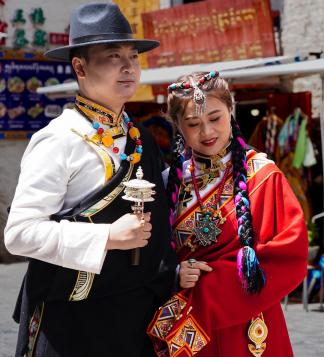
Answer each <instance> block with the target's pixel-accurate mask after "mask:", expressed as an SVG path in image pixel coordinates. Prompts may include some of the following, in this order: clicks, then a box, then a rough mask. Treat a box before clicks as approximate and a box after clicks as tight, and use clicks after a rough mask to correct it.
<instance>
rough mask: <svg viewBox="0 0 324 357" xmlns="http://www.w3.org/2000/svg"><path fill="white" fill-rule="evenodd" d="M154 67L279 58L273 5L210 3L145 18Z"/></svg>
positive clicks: (251, 0) (249, 0) (260, 0)
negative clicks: (152, 45) (153, 46)
mask: <svg viewBox="0 0 324 357" xmlns="http://www.w3.org/2000/svg"><path fill="white" fill-rule="evenodd" d="M142 18H143V25H144V33H145V37H146V38H153V39H157V40H159V41H160V43H161V45H160V47H158V48H157V49H155V50H154V51H151V52H148V54H147V58H148V63H149V66H150V67H151V68H154V67H169V66H176V65H183V64H192V63H210V62H218V61H230V60H240V59H247V58H256V57H270V56H275V55H276V48H275V41H274V34H273V25H272V16H271V8H270V3H269V0H227V1H224V0H209V1H203V2H199V3H193V4H187V5H181V6H175V7H172V8H169V9H164V10H158V11H153V12H148V13H145V14H143V15H142Z"/></svg>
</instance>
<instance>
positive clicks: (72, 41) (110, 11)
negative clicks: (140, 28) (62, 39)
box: [44, 2, 160, 61]
mask: <svg viewBox="0 0 324 357" xmlns="http://www.w3.org/2000/svg"><path fill="white" fill-rule="evenodd" d="M100 44H132V45H134V47H135V48H136V49H137V50H138V52H139V53H142V52H146V51H150V50H153V49H154V48H156V47H158V46H159V45H160V43H159V41H155V40H146V39H136V38H134V37H133V31H132V29H131V26H130V24H129V22H128V21H127V19H126V17H125V16H124V15H123V13H122V12H121V11H120V9H119V7H118V6H117V5H116V4H114V3H112V2H107V3H91V4H84V5H81V6H79V7H78V8H77V9H76V10H75V11H74V12H73V13H72V15H71V21H70V35H69V45H68V46H63V47H58V48H55V49H52V50H49V51H47V52H45V54H44V55H45V56H46V57H48V58H52V59H56V60H63V61H69V60H70V59H71V58H70V53H71V51H72V50H73V49H75V48H79V47H85V46H93V45H100Z"/></svg>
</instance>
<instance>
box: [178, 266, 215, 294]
mask: <svg viewBox="0 0 324 357" xmlns="http://www.w3.org/2000/svg"><path fill="white" fill-rule="evenodd" d="M212 270H213V269H212V268H211V267H210V266H209V265H207V263H206V262H198V261H195V262H192V263H190V262H189V261H188V260H184V261H183V262H181V264H180V272H179V275H180V286H181V287H182V288H183V289H187V288H193V287H194V286H195V285H196V283H197V281H198V279H199V277H200V274H201V272H202V271H206V272H210V271H212Z"/></svg>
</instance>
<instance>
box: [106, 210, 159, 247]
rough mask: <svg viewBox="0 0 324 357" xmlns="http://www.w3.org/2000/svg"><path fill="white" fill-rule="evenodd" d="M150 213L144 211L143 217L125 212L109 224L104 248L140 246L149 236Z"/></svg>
mask: <svg viewBox="0 0 324 357" xmlns="http://www.w3.org/2000/svg"><path fill="white" fill-rule="evenodd" d="M150 219H151V213H150V212H148V213H145V214H144V219H141V217H140V216H138V215H135V214H130V213H127V214H125V215H124V216H122V217H120V218H119V219H117V221H115V222H114V223H112V224H111V226H110V233H109V237H108V240H107V245H106V250H111V249H122V250H126V249H134V248H142V247H145V246H146V245H147V244H148V239H149V238H150V237H151V230H152V225H151V223H150Z"/></svg>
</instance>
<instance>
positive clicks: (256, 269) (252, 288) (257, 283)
mask: <svg viewBox="0 0 324 357" xmlns="http://www.w3.org/2000/svg"><path fill="white" fill-rule="evenodd" d="M231 124H232V134H233V139H232V145H231V150H232V158H233V159H232V161H233V180H234V202H235V209H236V218H237V224H238V236H239V239H240V242H241V245H242V246H243V247H242V248H241V249H240V250H239V253H238V255H237V267H238V273H239V277H240V279H241V282H242V285H243V288H244V289H245V290H246V291H247V292H248V293H250V294H255V293H258V292H260V290H261V289H262V288H263V286H264V284H265V276H264V273H263V271H262V269H261V267H260V264H259V261H258V259H257V257H256V254H255V251H254V249H253V248H254V235H253V227H252V216H251V211H250V201H249V196H248V188H247V183H246V182H247V164H246V144H245V142H244V140H243V137H242V134H241V131H240V128H239V126H238V124H237V123H236V121H235V120H234V118H232V120H231Z"/></svg>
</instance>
